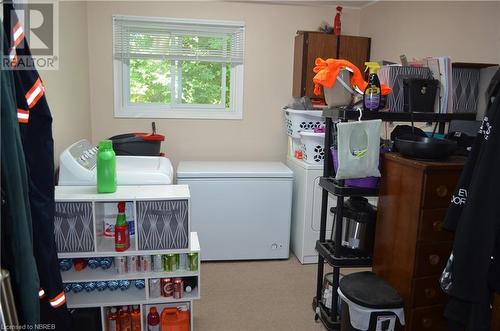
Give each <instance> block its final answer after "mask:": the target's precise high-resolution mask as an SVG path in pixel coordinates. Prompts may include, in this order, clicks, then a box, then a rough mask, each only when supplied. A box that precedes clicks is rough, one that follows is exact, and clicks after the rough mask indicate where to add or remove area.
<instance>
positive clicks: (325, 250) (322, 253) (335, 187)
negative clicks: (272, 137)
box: [312, 108, 476, 330]
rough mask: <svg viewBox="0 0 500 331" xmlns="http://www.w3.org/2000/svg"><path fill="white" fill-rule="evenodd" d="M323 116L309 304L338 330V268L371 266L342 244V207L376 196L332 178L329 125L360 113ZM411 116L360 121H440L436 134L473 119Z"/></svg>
mask: <svg viewBox="0 0 500 331" xmlns="http://www.w3.org/2000/svg"><path fill="white" fill-rule="evenodd" d="M323 117H325V142H324V143H325V145H324V146H325V159H324V167H323V177H322V178H320V182H319V185H320V186H321V187H322V189H323V190H322V196H321V222H320V235H319V240H318V241H317V242H316V250H317V251H318V274H317V284H316V286H317V287H316V296H315V297H314V298H313V302H312V306H313V310H314V311H315V313H316V315H315V320H318V319H319V320H320V321H321V322H322V323H323V325H324V326H325V327H326V329H327V330H340V316H339V315H338V313H337V312H338V294H337V288H338V286H339V276H340V268H343V267H350V268H353V267H370V266H371V265H372V256H371V255H370V254H367V253H366V252H362V251H359V250H355V249H350V248H346V247H343V246H342V245H341V242H342V240H341V239H342V238H341V237H342V219H343V217H344V215H343V214H344V212H343V207H344V199H345V198H347V197H351V196H364V197H369V196H372V197H373V196H378V189H365V188H357V187H350V186H346V185H345V184H344V181H343V180H335V179H334V177H335V176H334V175H335V174H334V170H333V164H332V155H331V153H330V147H331V146H332V141H333V136H332V132H333V131H332V128H333V125H334V121H343V122H345V121H349V120H357V119H358V117H359V112H358V111H355V110H352V108H328V109H325V110H323ZM412 117H413V118H410V114H409V113H391V112H364V113H363V118H362V119H363V120H370V119H381V120H382V121H385V122H410V121H412V120H413V121H414V122H437V123H439V130H438V132H439V133H444V131H445V124H446V123H447V122H450V121H451V120H475V118H476V114H471V113H458V114H435V113H413V116H412ZM329 194H333V195H335V196H336V197H337V207H336V213H335V216H334V223H335V224H336V225H335V227H334V229H335V232H334V238H333V240H327V239H326V219H327V214H328V195H329ZM325 261H326V262H327V263H328V264H329V265H330V266H331V267H332V268H333V282H332V287H333V291H332V302H331V309H328V308H327V307H326V306H325V305H324V304H323V303H322V301H321V297H322V289H323V277H324V268H325V263H324V262H325Z"/></svg>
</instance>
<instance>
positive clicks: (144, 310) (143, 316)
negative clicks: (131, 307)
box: [101, 301, 193, 331]
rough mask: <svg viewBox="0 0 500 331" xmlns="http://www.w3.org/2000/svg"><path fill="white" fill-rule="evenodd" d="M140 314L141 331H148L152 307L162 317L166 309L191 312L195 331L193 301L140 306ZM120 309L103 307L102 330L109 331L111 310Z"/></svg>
mask: <svg viewBox="0 0 500 331" xmlns="http://www.w3.org/2000/svg"><path fill="white" fill-rule="evenodd" d="M139 306H140V312H141V324H142V325H141V330H148V328H147V325H148V322H147V316H148V313H149V309H150V308H151V307H152V306H155V307H156V308H157V310H158V314H159V315H160V316H161V313H162V311H163V309H164V308H170V307H177V308H183V309H187V310H189V320H190V327H191V330H193V305H192V301H179V302H174V303H152V304H149V303H148V304H139ZM112 307H118V306H103V307H101V319H102V330H104V331H109V330H108V328H107V325H106V315H107V313H108V311H109V309H110V308H112Z"/></svg>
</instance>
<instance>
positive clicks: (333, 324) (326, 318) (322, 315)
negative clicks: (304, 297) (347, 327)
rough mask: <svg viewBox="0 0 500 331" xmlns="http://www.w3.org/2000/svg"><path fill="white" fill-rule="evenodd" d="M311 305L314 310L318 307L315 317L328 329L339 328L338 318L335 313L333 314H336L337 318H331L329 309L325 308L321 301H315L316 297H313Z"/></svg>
mask: <svg viewBox="0 0 500 331" xmlns="http://www.w3.org/2000/svg"><path fill="white" fill-rule="evenodd" d="M312 306H313V310H314V311H315V312H316V308H319V313H317V312H316V317H317V319H319V320H320V321H321V323H323V325H324V326H325V328H326V329H327V330H328V331H330V330H332V331H333V330H340V319H338V315H337V314H335V316H337V320H333V319H332V318H331V317H330V309H328V308H326V307H325V305H323V303H321V302H317V300H316V297H314V298H313V303H312Z"/></svg>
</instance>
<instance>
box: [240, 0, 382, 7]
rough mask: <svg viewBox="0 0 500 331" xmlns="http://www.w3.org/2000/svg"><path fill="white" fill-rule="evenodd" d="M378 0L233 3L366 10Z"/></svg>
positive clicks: (261, 0) (259, 0)
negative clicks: (339, 7)
mask: <svg viewBox="0 0 500 331" xmlns="http://www.w3.org/2000/svg"><path fill="white" fill-rule="evenodd" d="M377 1H378V0H372V1H327V0H310V1H293V0H292V1H285V0H274V1H269V0H253V1H251V0H233V1H231V2H247V3H261V4H272V5H296V6H315V7H318V6H327V7H335V6H342V7H345V8H364V7H366V6H369V5H371V4H373V3H375V2H377Z"/></svg>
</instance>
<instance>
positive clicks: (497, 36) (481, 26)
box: [360, 1, 500, 63]
mask: <svg viewBox="0 0 500 331" xmlns="http://www.w3.org/2000/svg"><path fill="white" fill-rule="evenodd" d="M382 22H383V23H382ZM360 33H361V35H364V36H367V37H371V38H372V48H371V58H372V59H373V60H389V61H394V62H399V55H401V54H406V56H407V57H408V59H409V60H411V59H412V58H421V57H425V56H443V55H449V56H451V58H452V61H454V62H483V63H500V2H498V1H444V2H441V1H378V2H376V3H374V4H372V5H370V6H367V7H365V8H363V9H361V20H360Z"/></svg>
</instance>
